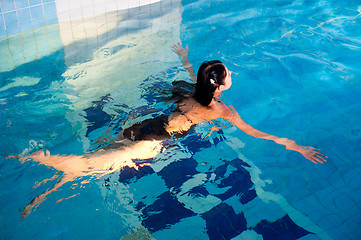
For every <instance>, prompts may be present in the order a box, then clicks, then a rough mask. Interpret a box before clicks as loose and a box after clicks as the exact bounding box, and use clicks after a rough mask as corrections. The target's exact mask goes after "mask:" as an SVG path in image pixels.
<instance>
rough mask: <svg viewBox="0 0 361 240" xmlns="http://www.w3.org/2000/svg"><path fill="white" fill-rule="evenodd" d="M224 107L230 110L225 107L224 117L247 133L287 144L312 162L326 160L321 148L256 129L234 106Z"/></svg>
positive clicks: (287, 146)
mask: <svg viewBox="0 0 361 240" xmlns="http://www.w3.org/2000/svg"><path fill="white" fill-rule="evenodd" d="M224 107H225V108H227V109H228V110H227V109H225V110H224V111H223V114H224V117H223V118H225V119H227V120H229V121H230V122H232V123H233V124H234V125H236V126H237V127H238V128H239V129H241V130H242V131H244V132H245V133H247V134H249V135H251V136H253V137H256V138H262V139H267V140H272V141H274V142H276V143H278V144H282V145H285V146H286V149H288V150H293V151H296V152H299V153H301V154H302V155H303V156H304V157H305V158H307V159H308V160H310V161H311V162H313V163H315V164H317V163H324V162H326V158H327V156H326V155H324V154H322V153H320V152H319V150H320V149H316V148H313V147H307V146H301V145H299V144H297V143H296V142H295V141H294V140H291V139H288V138H281V137H277V136H274V135H271V134H268V133H264V132H261V131H259V130H257V129H255V128H254V127H252V126H251V125H249V124H248V123H246V122H245V121H244V120H243V119H242V118H241V117H240V115H239V114H238V112H237V111H236V110H235V109H234V108H233V107H230V108H228V107H227V106H225V105H224Z"/></svg>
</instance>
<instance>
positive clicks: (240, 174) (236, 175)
mask: <svg viewBox="0 0 361 240" xmlns="http://www.w3.org/2000/svg"><path fill="white" fill-rule="evenodd" d="M229 165H231V166H232V167H234V168H235V169H236V170H234V171H233V172H232V173H231V174H229V176H228V177H226V176H225V173H226V170H227V167H228V166H229ZM243 166H249V165H248V164H247V163H245V162H243V161H242V160H241V159H234V160H232V161H229V162H227V163H226V164H224V165H222V166H219V167H218V168H217V169H216V170H215V171H214V173H215V174H216V180H220V182H219V183H217V187H219V188H224V187H231V188H230V189H228V190H227V191H226V192H225V193H222V194H217V195H215V196H216V197H218V198H220V199H222V200H226V199H228V198H230V197H232V196H235V195H237V196H240V202H241V203H242V204H245V203H247V202H249V201H251V200H253V199H254V198H255V197H256V196H257V194H256V191H255V190H254V189H253V183H252V181H251V176H250V174H249V172H248V171H247V170H246V169H244V168H243ZM216 182H218V181H216Z"/></svg>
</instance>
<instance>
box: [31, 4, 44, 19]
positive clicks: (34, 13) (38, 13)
mask: <svg viewBox="0 0 361 240" xmlns="http://www.w3.org/2000/svg"><path fill="white" fill-rule="evenodd" d="M30 13H31V18H32V19H34V18H39V17H43V16H44V13H43V7H42V6H41V5H40V6H35V7H30Z"/></svg>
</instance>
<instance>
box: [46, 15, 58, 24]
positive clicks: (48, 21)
mask: <svg viewBox="0 0 361 240" xmlns="http://www.w3.org/2000/svg"><path fill="white" fill-rule="evenodd" d="M45 22H46V24H53V23H57V22H58V17H57V16H56V15H53V16H47V17H45Z"/></svg>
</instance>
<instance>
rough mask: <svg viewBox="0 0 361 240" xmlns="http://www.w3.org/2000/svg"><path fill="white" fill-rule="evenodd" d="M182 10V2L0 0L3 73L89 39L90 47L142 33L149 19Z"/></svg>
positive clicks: (154, 0)
mask: <svg viewBox="0 0 361 240" xmlns="http://www.w3.org/2000/svg"><path fill="white" fill-rule="evenodd" d="M179 6H180V0H175V1H171V0H163V1H162V0H128V1H122V0H118V1H105V0H75V1H70V0H57V1H47V0H1V1H0V45H1V46H0V47H1V49H3V50H2V55H3V56H2V58H1V59H0V72H4V71H10V70H12V69H14V68H15V67H17V66H19V65H21V64H24V63H27V62H31V61H34V60H37V59H40V58H41V57H43V56H46V55H49V54H50V53H52V52H54V51H56V50H58V49H60V48H63V47H64V46H69V45H70V44H72V43H74V42H78V43H79V42H82V43H84V42H85V41H86V40H87V42H86V43H85V44H86V45H89V42H90V41H92V43H90V44H93V43H94V41H98V42H99V41H102V42H104V38H108V39H110V38H112V36H110V34H113V36H114V34H117V33H119V29H121V30H122V31H124V32H126V33H127V32H128V30H129V29H130V30H134V29H141V28H142V27H143V25H142V24H143V23H144V19H148V20H149V19H150V18H156V17H159V16H160V15H163V14H165V13H167V12H169V11H170V10H171V9H174V8H177V9H179ZM139 13H141V14H139ZM104 18H106V21H104ZM129 20H131V21H129ZM104 22H106V24H104ZM114 29H117V31H112V30H114ZM94 39H95V40H94ZM78 45H79V44H78ZM73 47H74V45H73ZM68 49H69V48H68ZM68 52H69V51H68ZM68 55H69V54H68Z"/></svg>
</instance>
